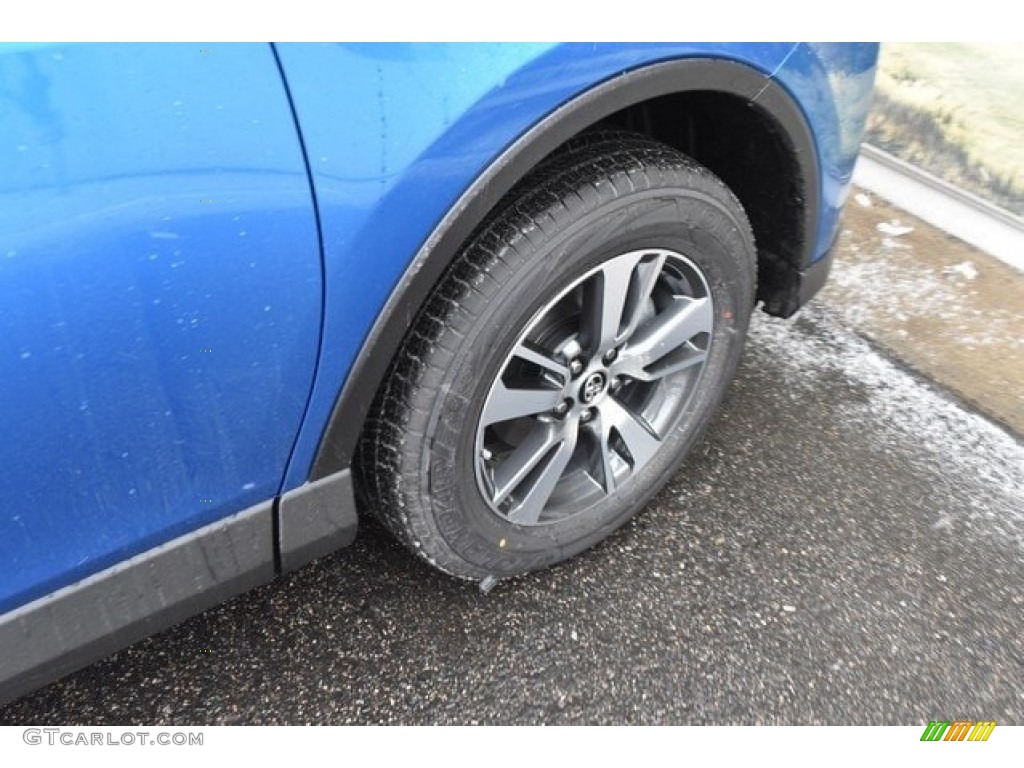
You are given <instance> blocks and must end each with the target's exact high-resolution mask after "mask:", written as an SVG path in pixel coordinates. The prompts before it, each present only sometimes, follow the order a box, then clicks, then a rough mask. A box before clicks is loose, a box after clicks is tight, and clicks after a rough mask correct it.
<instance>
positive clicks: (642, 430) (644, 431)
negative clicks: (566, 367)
mask: <svg viewBox="0 0 1024 768" xmlns="http://www.w3.org/2000/svg"><path fill="white" fill-rule="evenodd" d="M600 408H601V418H602V422H604V421H607V422H608V426H609V427H614V428H615V430H616V431H617V432H618V433H619V436H620V437H621V438H622V442H624V443H625V444H626V448H627V449H629V454H630V456H632V457H633V471H634V472H635V471H636V470H637V469H639V468H640V467H642V466H643V465H644V464H646V463H647V462H648V461H650V460H651V457H652V456H654V454H655V453H657V451H658V449H659V448H661V440H660V439H659V438H658V436H657V435H655V434H654V432H653V431H652V430H651V428H650V427H648V426H647V425H646V424H644V423H643V422H641V421H640V420H639V419H638V418H637V417H636V416H634V415H633V414H632V413H631V412H630V411H629V410H627V409H626V408H625V407H624V406H623V405H621V404H620V403H619V402H618V401H617V400H615V398H612V397H609V398H607V399H606V400H604V402H602V403H601V406H600Z"/></svg>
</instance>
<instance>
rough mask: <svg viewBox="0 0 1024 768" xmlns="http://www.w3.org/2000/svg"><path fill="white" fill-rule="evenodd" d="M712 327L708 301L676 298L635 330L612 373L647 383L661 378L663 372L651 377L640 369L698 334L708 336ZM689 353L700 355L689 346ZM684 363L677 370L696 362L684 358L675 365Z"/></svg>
mask: <svg viewBox="0 0 1024 768" xmlns="http://www.w3.org/2000/svg"><path fill="white" fill-rule="evenodd" d="M713 325H714V315H713V310H712V306H711V300H710V299H708V298H701V299H693V298H689V297H686V296H676V297H674V298H673V300H672V304H671V305H670V306H669V307H668V308H667V309H665V310H664V311H662V312H661V313H659V314H658V315H656V316H655V317H654V318H652V319H651V320H650V321H648V322H647V323H645V324H644V325H643V326H641V327H640V328H639V329H637V331H636V333H634V334H633V336H632V337H631V338H630V339H629V342H628V343H627V345H626V347H625V348H624V349H623V350H622V354H621V355H620V357H619V360H618V361H617V363H616V365H615V366H613V371H612V372H613V373H615V374H627V375H629V376H632V377H633V378H636V379H647V380H649V379H651V378H658V377H660V376H664V375H665V374H666V373H667V371H659V372H658V375H657V376H652V375H651V374H649V373H648V372H646V371H645V370H644V369H646V368H648V367H650V366H652V365H653V364H654V363H656V362H658V361H659V360H661V359H662V358H664V357H665V356H666V355H668V354H670V353H672V352H674V351H676V350H678V349H679V348H680V347H682V346H683V345H684V344H687V342H689V341H691V340H692V339H693V338H694V337H696V336H698V335H699V334H702V333H711V330H712V328H713ZM693 350H694V352H700V350H698V349H697V348H696V347H693ZM684 361H686V364H685V365H681V367H680V368H679V369H680V370H681V369H682V368H686V367H688V366H689V365H692V364H693V362H700V361H699V360H694V361H693V362H690V361H689V360H687V358H686V356H683V359H681V360H680V361H679V362H680V363H682V362H684ZM674 363H675V361H673V366H669V367H674Z"/></svg>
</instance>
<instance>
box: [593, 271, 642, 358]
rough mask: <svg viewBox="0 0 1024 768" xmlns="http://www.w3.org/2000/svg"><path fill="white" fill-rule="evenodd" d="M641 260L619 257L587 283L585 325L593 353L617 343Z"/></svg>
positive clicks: (602, 350) (603, 350) (604, 350)
mask: <svg viewBox="0 0 1024 768" xmlns="http://www.w3.org/2000/svg"><path fill="white" fill-rule="evenodd" d="M638 260H639V257H637V258H636V259H626V258H619V259H615V260H614V261H611V262H609V263H608V264H605V265H604V266H603V267H602V268H601V270H600V271H599V272H598V273H597V274H595V275H594V277H593V278H592V279H591V280H590V281H589V282H588V283H587V284H586V285H585V287H584V294H583V328H584V330H586V332H587V336H588V338H589V341H590V352H591V354H595V355H596V354H600V353H603V352H606V351H608V350H609V349H611V348H612V347H613V346H615V343H616V341H617V340H618V337H619V328H620V327H621V326H622V317H623V314H624V312H625V311H626V304H627V300H628V299H629V284H630V281H631V280H632V277H633V270H634V269H635V267H636V262H637V261H638Z"/></svg>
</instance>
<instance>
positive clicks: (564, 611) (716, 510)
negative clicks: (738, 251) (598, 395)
mask: <svg viewBox="0 0 1024 768" xmlns="http://www.w3.org/2000/svg"><path fill="white" fill-rule="evenodd" d="M961 403H962V401H961V400H959V399H957V398H954V397H950V396H948V395H946V394H945V393H944V392H942V391H939V390H937V389H935V388H934V386H933V385H932V384H930V383H928V381H927V380H925V379H923V378H920V377H918V376H917V374H914V373H911V372H909V370H907V369H904V368H903V367H901V365H900V364H898V363H894V362H892V361H890V360H889V359H887V358H886V357H885V356H884V354H882V353H881V352H880V351H879V348H878V347H876V346H875V345H873V344H869V343H868V342H866V341H864V340H863V339H862V338H861V337H860V336H858V335H857V334H856V333H855V332H853V331H851V330H850V329H849V326H848V325H847V324H846V323H845V322H844V321H843V319H842V315H841V313H839V312H837V311H835V310H833V309H832V308H830V307H829V305H828V304H827V302H820V301H819V302H818V303H816V304H815V305H812V306H811V307H810V308H809V309H808V310H805V311H804V312H803V313H801V315H800V316H799V318H798V319H796V320H795V321H793V322H785V321H780V320H775V319H772V318H768V317H766V316H764V315H760V314H758V316H757V317H756V318H755V325H754V327H753V329H752V333H751V337H750V340H749V343H748V347H747V352H746V356H745V361H744V363H743V366H742V368H741V370H740V373H739V376H738V379H737V380H736V382H735V384H734V386H733V388H732V389H731V391H730V395H729V399H728V401H727V403H726V404H725V406H724V408H723V410H722V411H721V413H720V415H719V417H718V418H717V420H716V422H715V423H714V425H713V427H712V428H711V430H710V431H709V432H708V434H707V437H706V439H705V440H704V442H703V444H702V445H701V446H700V447H699V449H698V450H697V451H696V452H695V453H694V454H693V455H692V457H691V458H690V460H689V461H688V463H687V464H686V466H685V467H684V468H683V469H682V471H680V473H679V474H678V475H677V476H676V478H675V479H674V480H673V482H672V483H671V484H670V485H669V487H667V488H666V489H665V490H664V491H663V492H662V493H661V494H660V495H659V496H657V497H656V499H655V500H654V502H653V503H652V504H651V505H650V506H649V508H648V509H647V510H646V511H645V512H644V513H642V514H641V515H640V516H638V517H637V518H636V519H635V520H634V521H633V522H632V523H631V524H629V525H627V526H626V527H625V528H623V529H622V530H620V531H619V532H617V533H616V534H614V535H613V536H612V537H611V539H610V540H608V541H607V542H606V543H605V544H603V545H602V546H600V547H598V548H596V549H594V550H592V551H590V552H588V553H586V554H584V555H582V556H580V557H577V558H575V559H574V560H573V561H571V562H569V563H567V564H565V565H563V566H560V567H557V568H553V569H550V570H548V571H544V572H541V573H536V574H532V575H529V576H526V577H523V578H520V579H516V580H512V581H506V582H502V583H500V584H499V585H498V586H497V587H496V588H495V589H494V590H493V591H492V592H491V593H490V594H488V595H483V594H481V593H480V591H479V590H478V589H477V588H476V587H474V586H473V585H470V584H466V583H463V582H458V581H455V580H452V579H450V578H448V577H446V576H443V575H441V574H438V573H435V572H433V571H431V570H430V569H429V568H428V567H426V566H424V565H422V564H421V563H420V562H418V561H417V560H415V559H414V558H413V557H412V556H410V555H409V554H407V553H406V552H405V551H404V550H403V549H402V548H401V547H399V546H398V545H396V544H394V543H393V542H392V541H391V540H390V539H389V538H388V537H387V535H386V534H385V533H383V532H382V531H381V530H380V529H379V528H377V527H375V526H374V525H372V524H366V525H364V526H363V527H362V529H361V532H360V535H359V538H358V540H357V542H356V544H355V545H354V546H352V547H350V548H349V549H346V550H344V551H341V552H339V553H337V554H335V555H333V556H330V557H328V558H325V559H323V560H321V561H318V562H316V563H314V564H312V565H311V566H308V567H306V568H304V569H302V570H300V571H299V572H297V573H294V574H291V575H289V576H287V577H285V578H282V579H279V580H278V581H277V582H275V583H273V584H271V585H268V586H266V587H263V588H260V589H258V590H256V591H254V592H251V593H249V594H247V595H244V596H242V597H239V598H237V599H235V600H232V601H231V602H229V603H227V604H225V605H223V606H222V607H220V608H217V609H214V610H211V611H208V612H207V613H205V614H202V615H200V616H198V617H196V618H194V619H192V620H190V621H188V622H186V623H184V624H181V625H179V626H177V627H175V628H173V629H170V630H168V631H166V632H164V633H163V634H160V635H158V636H156V637H153V638H150V639H148V640H145V641H143V642H141V643H138V644H136V645H135V646H133V647H131V648H129V649H127V650H125V651H122V652H121V653H119V654H117V655H115V656H113V657H110V658H109V659H107V660H105V661H102V662H100V663H98V664H95V665H93V666H92V667H89V668H87V669H85V670H82V671H81V672H78V673H76V674H74V675H71V676H69V677H67V678H65V679H64V680H62V681H60V682H58V683H56V684H54V685H51V686H50V687H48V688H45V689H42V690H40V691H38V692H36V693H34V694H31V695H29V696H27V697H25V698H23V699H21V700H19V701H16V702H14V703H12V704H10V705H8V706H7V707H5V708H3V709H0V723H2V724H27V723H33V724H51V723H52V724H56V723H71V724H134V723H153V724H166V725H171V724H179V725H185V724H230V723H290V724H299V723H406V724H414V723H681V724H682V723H694V724H696V723H705V724H727V723H777V724H785V723H792V724H813V723H830V724H847V723H850V724H905V725H910V724H924V723H926V722H927V721H929V720H935V719H944V720H954V719H968V720H980V719H986V720H996V721H998V722H999V723H1000V724H1011V723H1022V722H1024V633H1022V626H1024V621H1022V619H1024V588H1022V587H1024V447H1022V445H1021V443H1020V441H1019V440H1018V439H1016V438H1014V437H1013V436H1011V435H1010V434H1008V433H1007V432H1005V431H1003V430H1001V429H1000V428H998V427H996V426H993V425H992V424H991V423H990V422H988V421H986V420H984V419H983V418H981V417H980V416H977V415H975V414H974V413H972V412H970V411H969V410H967V409H966V408H965V407H964V406H963V405H962V404H961Z"/></svg>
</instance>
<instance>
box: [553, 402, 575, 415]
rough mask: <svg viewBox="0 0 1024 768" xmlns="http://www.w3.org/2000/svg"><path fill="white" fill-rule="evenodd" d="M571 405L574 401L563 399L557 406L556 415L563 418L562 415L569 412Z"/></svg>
mask: <svg viewBox="0 0 1024 768" xmlns="http://www.w3.org/2000/svg"><path fill="white" fill-rule="evenodd" d="M571 407H572V402H571V401H570V400H563V401H562V402H560V403H559V404H558V405H556V406H555V408H554V411H553V413H554V414H555V416H558V417H559V418H561V417H562V416H565V414H567V413H568V412H569V409H570V408H571Z"/></svg>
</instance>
